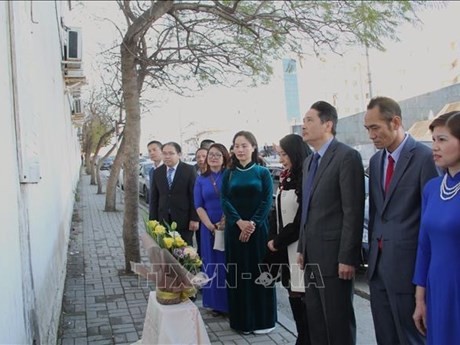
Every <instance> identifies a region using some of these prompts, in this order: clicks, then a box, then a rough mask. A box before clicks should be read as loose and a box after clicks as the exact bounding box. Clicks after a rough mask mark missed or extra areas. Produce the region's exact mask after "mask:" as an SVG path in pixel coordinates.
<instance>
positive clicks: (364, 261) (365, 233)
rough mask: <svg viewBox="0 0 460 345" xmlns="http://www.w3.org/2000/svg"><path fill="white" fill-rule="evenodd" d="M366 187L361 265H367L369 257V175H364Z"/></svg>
mask: <svg viewBox="0 0 460 345" xmlns="http://www.w3.org/2000/svg"><path fill="white" fill-rule="evenodd" d="M364 187H365V192H366V199H365V203H364V228H363V239H362V245H361V265H363V266H365V265H367V259H368V257H369V230H368V228H369V176H368V175H367V174H366V175H365V176H364Z"/></svg>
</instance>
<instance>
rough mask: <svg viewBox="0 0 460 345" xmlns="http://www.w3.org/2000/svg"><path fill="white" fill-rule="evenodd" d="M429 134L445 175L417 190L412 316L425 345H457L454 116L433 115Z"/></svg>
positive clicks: (459, 135) (459, 284)
mask: <svg viewBox="0 0 460 345" xmlns="http://www.w3.org/2000/svg"><path fill="white" fill-rule="evenodd" d="M430 130H431V132H432V135H433V158H434V161H435V163H436V165H437V166H438V167H440V168H442V169H443V170H445V173H444V175H443V176H441V177H437V178H434V179H432V180H430V181H428V183H427V184H426V186H425V188H424V191H423V204H422V218H421V225H420V234H419V243H418V251H417V262H416V266H415V274H414V279H413V282H414V284H415V285H416V286H417V287H416V293H415V302H416V307H415V312H414V316H413V318H414V321H415V324H416V326H417V329H418V330H419V331H420V332H421V333H422V334H426V336H427V344H433V345H434V344H446V345H447V344H460V216H459V214H458V213H459V211H460V112H450V113H447V114H444V115H441V116H439V117H437V118H436V119H434V120H433V122H432V123H431V125H430Z"/></svg>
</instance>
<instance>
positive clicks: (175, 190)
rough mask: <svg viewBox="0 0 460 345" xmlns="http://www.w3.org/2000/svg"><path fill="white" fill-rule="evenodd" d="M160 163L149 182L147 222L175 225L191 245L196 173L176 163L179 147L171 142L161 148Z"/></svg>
mask: <svg viewBox="0 0 460 345" xmlns="http://www.w3.org/2000/svg"><path fill="white" fill-rule="evenodd" d="M162 152H163V162H164V164H163V165H162V166H160V167H159V168H157V169H156V170H155V173H154V174H153V180H152V190H151V199H150V205H149V211H150V212H149V219H150V220H158V221H159V222H163V221H166V222H168V223H171V222H172V221H175V222H176V223H177V229H178V231H179V233H180V234H181V236H182V238H183V239H184V240H185V241H186V242H187V243H188V244H189V245H192V244H193V241H192V238H193V232H195V231H197V230H198V220H199V218H198V215H197V213H196V210H195V205H194V202H193V188H194V185H195V178H196V173H195V169H194V168H193V166H191V165H188V164H186V163H183V162H181V161H180V154H181V147H180V145H179V144H177V143H175V142H169V143H166V144H164V145H163V147H162Z"/></svg>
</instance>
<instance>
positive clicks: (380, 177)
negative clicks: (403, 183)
mask: <svg viewBox="0 0 460 345" xmlns="http://www.w3.org/2000/svg"><path fill="white" fill-rule="evenodd" d="M385 157H386V155H385V150H380V152H379V160H378V165H377V174H376V175H375V176H376V178H377V181H376V182H377V185H378V188H377V190H378V193H377V198H379V201H380V202H381V204H380V205H382V204H383V203H384V202H385V193H384V191H383V185H382V181H383V169H384V168H385Z"/></svg>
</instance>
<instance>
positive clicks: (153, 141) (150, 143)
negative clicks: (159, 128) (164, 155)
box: [147, 140, 163, 149]
mask: <svg viewBox="0 0 460 345" xmlns="http://www.w3.org/2000/svg"><path fill="white" fill-rule="evenodd" d="M150 145H157V146H158V147H159V148H160V149H161V147H162V146H163V144H162V143H160V142H159V141H158V140H152V141H150V142H149V143H148V144H147V147H149V146H150Z"/></svg>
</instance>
